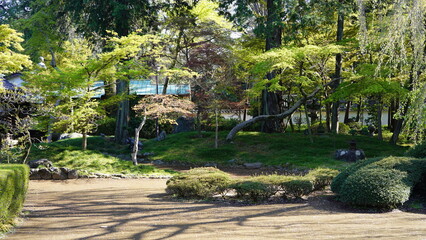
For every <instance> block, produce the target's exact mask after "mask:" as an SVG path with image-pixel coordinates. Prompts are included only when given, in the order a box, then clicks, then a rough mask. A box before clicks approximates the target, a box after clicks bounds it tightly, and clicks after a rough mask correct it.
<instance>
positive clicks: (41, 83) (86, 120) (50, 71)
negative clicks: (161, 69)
mask: <svg viewBox="0 0 426 240" xmlns="http://www.w3.org/2000/svg"><path fill="white" fill-rule="evenodd" d="M111 34H112V35H113V36H111V37H109V38H108V39H107V44H108V46H109V48H110V51H108V52H104V53H101V54H95V55H94V54H93V50H92V49H91V48H90V46H89V44H88V43H87V42H86V41H84V40H81V39H76V40H73V41H69V42H66V43H65V51H64V52H63V53H61V54H58V58H57V63H58V64H57V68H47V69H42V68H41V69H38V70H37V72H29V73H28V74H27V81H28V84H27V87H29V88H31V89H34V90H35V91H38V92H39V93H40V95H41V96H42V97H43V99H44V100H45V104H47V105H48V106H50V107H49V108H48V109H50V110H51V111H50V113H49V115H50V116H53V118H54V119H55V121H54V125H53V126H54V127H55V128H56V129H60V130H61V131H65V132H77V133H81V134H82V135H83V141H82V148H83V149H84V150H85V149H86V147H87V135H88V134H89V133H90V132H91V131H93V130H95V129H96V126H97V125H96V120H98V119H99V118H101V117H103V116H104V115H105V111H104V107H105V106H106V105H111V104H116V103H117V102H118V101H120V100H122V99H125V98H128V96H127V95H121V96H117V97H116V98H115V99H110V100H109V101H106V102H99V101H97V100H94V99H93V97H94V96H95V95H96V94H98V92H97V91H98V90H99V89H100V88H104V87H106V86H107V85H108V84H113V83H114V82H115V80H116V79H123V80H124V79H127V80H128V79H129V78H137V77H143V76H147V75H148V74H149V72H150V70H149V69H148V67H147V64H146V59H145V58H144V57H143V53H147V52H155V51H156V50H155V45H156V43H158V40H157V38H156V37H155V36H152V35H141V34H139V33H137V32H135V33H132V34H129V35H128V36H125V37H118V36H116V35H115V34H114V33H111ZM99 81H102V82H104V83H106V84H103V85H102V86H98V87H96V86H95V83H96V82H99Z"/></svg>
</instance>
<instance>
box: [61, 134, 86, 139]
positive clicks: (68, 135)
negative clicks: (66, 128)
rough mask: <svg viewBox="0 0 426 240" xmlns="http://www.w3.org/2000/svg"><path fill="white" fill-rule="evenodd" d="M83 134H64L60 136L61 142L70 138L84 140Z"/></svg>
mask: <svg viewBox="0 0 426 240" xmlns="http://www.w3.org/2000/svg"><path fill="white" fill-rule="evenodd" d="M82 137H83V134H81V133H62V134H61V135H60V136H59V140H62V139H68V138H82Z"/></svg>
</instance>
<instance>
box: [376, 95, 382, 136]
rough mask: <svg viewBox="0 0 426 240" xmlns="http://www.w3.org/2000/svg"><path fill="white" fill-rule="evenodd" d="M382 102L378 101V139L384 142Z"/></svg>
mask: <svg viewBox="0 0 426 240" xmlns="http://www.w3.org/2000/svg"><path fill="white" fill-rule="evenodd" d="M382 109H383V105H382V101H381V99H379V100H378V101H377V138H378V139H379V140H383V131H382Z"/></svg>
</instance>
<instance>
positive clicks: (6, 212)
mask: <svg viewBox="0 0 426 240" xmlns="http://www.w3.org/2000/svg"><path fill="white" fill-rule="evenodd" d="M28 181H29V167H28V166H27V165H22V164H0V188H1V191H0V231H6V230H8V228H9V227H10V226H11V225H13V220H14V218H15V217H17V216H18V215H19V214H20V212H21V210H22V207H23V205H24V201H25V196H26V192H27V189H28Z"/></svg>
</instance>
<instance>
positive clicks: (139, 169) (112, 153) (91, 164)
mask: <svg viewBox="0 0 426 240" xmlns="http://www.w3.org/2000/svg"><path fill="white" fill-rule="evenodd" d="M87 148H88V150H86V151H83V150H81V138H75V139H65V140H60V141H57V142H53V143H41V144H35V145H34V146H33V148H32V150H31V154H30V156H29V160H34V159H41V158H46V159H48V160H50V161H52V162H53V164H54V166H55V167H67V168H71V169H77V170H87V171H89V172H96V173H106V174H113V173H121V174H136V175H146V174H149V175H170V174H174V172H173V171H166V170H161V169H158V168H156V167H154V166H147V165H138V166H134V165H133V164H132V162H131V161H125V160H123V159H121V158H120V157H129V156H130V150H129V148H128V146H124V145H119V144H115V143H114V142H111V141H108V140H106V139H104V138H102V137H89V138H88V146H87Z"/></svg>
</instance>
